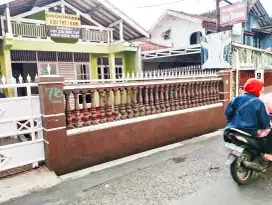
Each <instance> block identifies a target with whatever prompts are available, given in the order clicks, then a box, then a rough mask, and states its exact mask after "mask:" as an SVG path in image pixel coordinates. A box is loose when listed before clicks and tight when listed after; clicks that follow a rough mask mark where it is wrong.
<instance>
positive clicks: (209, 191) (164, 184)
mask: <svg viewBox="0 0 272 205" xmlns="http://www.w3.org/2000/svg"><path fill="white" fill-rule="evenodd" d="M226 155H227V150H226V149H225V148H224V146H223V140H222V137H221V136H220V135H218V136H216V137H213V138H209V139H205V140H204V141H199V140H194V141H193V142H186V144H185V145H184V146H182V147H179V148H176V149H174V150H170V151H167V152H161V153H157V154H154V155H152V156H149V157H147V158H143V159H140V160H137V161H134V162H130V163H127V164H123V165H121V166H118V167H114V168H110V169H108V170H103V171H101V172H98V173H93V174H90V175H88V176H85V177H83V178H80V179H75V180H70V181H67V182H63V183H61V184H59V185H57V186H56V187H53V188H50V189H47V190H44V191H41V192H37V193H32V194H31V195H28V196H25V197H22V198H18V199H15V200H13V201H9V202H6V203H3V204H1V205H153V204H154V205H155V204H156V205H230V204H239V205H251V204H252V205H256V204H257V205H268V204H270V205H271V200H272V180H270V179H269V176H267V177H260V178H256V179H255V180H254V181H252V183H251V184H249V185H248V186H242V187H241V186H237V185H236V184H235V183H234V182H233V181H232V179H231V178H230V176H229V170H228V167H225V165H224V162H225V159H226Z"/></svg>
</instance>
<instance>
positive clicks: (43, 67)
mask: <svg viewBox="0 0 272 205" xmlns="http://www.w3.org/2000/svg"><path fill="white" fill-rule="evenodd" d="M38 72H39V76H40V75H49V73H50V75H57V74H58V73H57V64H56V63H49V64H48V63H40V64H39V71H38Z"/></svg>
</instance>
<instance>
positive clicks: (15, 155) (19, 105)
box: [0, 77, 45, 171]
mask: <svg viewBox="0 0 272 205" xmlns="http://www.w3.org/2000/svg"><path fill="white" fill-rule="evenodd" d="M6 82H7V81H6V79H5V78H2V82H1V80H0V89H1V90H2V89H9V90H12V89H13V90H14V96H18V95H17V94H18V93H17V92H18V88H23V89H25V90H26V93H27V94H26V96H22V97H7V98H1V99H0V171H5V170H8V169H11V168H17V167H21V166H24V165H29V164H32V166H33V167H35V166H38V162H40V161H43V160H44V159H45V154H44V144H43V143H44V140H43V128H42V120H41V110H40V99H39V96H37V95H35V94H32V93H31V88H33V87H37V86H38V85H37V84H35V83H31V79H29V77H28V79H27V81H26V82H27V83H23V80H22V77H21V78H20V79H19V81H18V82H19V83H18V84H17V83H16V80H15V79H12V82H13V84H7V83H6Z"/></svg>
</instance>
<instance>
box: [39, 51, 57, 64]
mask: <svg viewBox="0 0 272 205" xmlns="http://www.w3.org/2000/svg"><path fill="white" fill-rule="evenodd" d="M38 61H42V62H56V61H57V53H56V52H47V51H38Z"/></svg>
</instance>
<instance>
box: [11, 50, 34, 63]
mask: <svg viewBox="0 0 272 205" xmlns="http://www.w3.org/2000/svg"><path fill="white" fill-rule="evenodd" d="M10 55H11V61H13V62H33V61H34V62H35V61H37V56H36V51H11V54H10Z"/></svg>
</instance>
